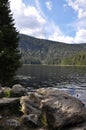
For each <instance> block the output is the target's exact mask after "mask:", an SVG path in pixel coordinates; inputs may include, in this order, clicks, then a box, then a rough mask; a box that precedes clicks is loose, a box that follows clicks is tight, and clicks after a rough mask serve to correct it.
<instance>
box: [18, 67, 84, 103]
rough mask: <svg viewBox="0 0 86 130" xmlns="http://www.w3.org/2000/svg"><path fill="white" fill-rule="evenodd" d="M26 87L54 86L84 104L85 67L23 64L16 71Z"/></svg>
mask: <svg viewBox="0 0 86 130" xmlns="http://www.w3.org/2000/svg"><path fill="white" fill-rule="evenodd" d="M17 74H18V75H19V76H20V77H23V79H24V80H25V82H27V84H28V87H35V88H40V87H54V88H59V89H61V90H64V91H67V92H68V93H70V94H72V95H73V96H76V97H77V98H80V99H81V100H82V101H83V102H84V103H85V104H86V67H73V66H71V67H68V66H42V65H25V66H23V67H22V68H21V69H19V71H18V73H17Z"/></svg>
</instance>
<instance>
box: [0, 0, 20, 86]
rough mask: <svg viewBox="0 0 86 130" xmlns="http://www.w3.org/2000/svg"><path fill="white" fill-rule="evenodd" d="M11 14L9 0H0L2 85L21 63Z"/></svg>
mask: <svg viewBox="0 0 86 130" xmlns="http://www.w3.org/2000/svg"><path fill="white" fill-rule="evenodd" d="M12 16H13V15H12V13H11V10H10V3H9V0H0V84H2V85H8V84H9V83H10V82H11V81H12V79H13V77H14V75H15V72H16V70H17V69H18V67H20V65H21V63H20V53H19V50H18V41H19V37H18V31H17V30H16V27H15V24H14V20H13V17H12Z"/></svg>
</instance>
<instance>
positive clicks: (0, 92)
mask: <svg viewBox="0 0 86 130" xmlns="http://www.w3.org/2000/svg"><path fill="white" fill-rule="evenodd" d="M2 97H3V90H2V88H0V98H2Z"/></svg>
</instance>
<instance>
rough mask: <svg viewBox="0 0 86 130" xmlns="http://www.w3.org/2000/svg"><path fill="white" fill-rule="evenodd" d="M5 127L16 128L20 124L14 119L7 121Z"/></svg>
mask: <svg viewBox="0 0 86 130" xmlns="http://www.w3.org/2000/svg"><path fill="white" fill-rule="evenodd" d="M6 126H7V127H12V128H18V127H19V126H20V123H19V122H18V121H17V120H16V119H8V120H7V121H6Z"/></svg>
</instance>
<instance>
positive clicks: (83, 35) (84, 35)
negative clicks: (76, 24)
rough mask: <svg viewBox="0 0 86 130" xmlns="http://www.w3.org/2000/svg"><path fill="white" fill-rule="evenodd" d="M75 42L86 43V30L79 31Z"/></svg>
mask: <svg viewBox="0 0 86 130" xmlns="http://www.w3.org/2000/svg"><path fill="white" fill-rule="evenodd" d="M74 41H75V42H76V43H86V29H80V30H79V31H77V32H76V36H75V38H74Z"/></svg>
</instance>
